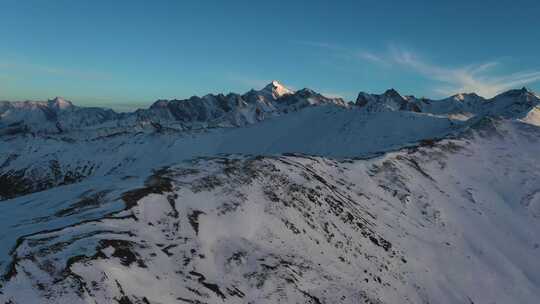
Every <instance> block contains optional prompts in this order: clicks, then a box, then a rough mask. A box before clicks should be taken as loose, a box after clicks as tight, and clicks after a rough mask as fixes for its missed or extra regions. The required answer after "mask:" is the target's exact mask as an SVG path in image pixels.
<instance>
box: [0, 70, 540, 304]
mask: <svg viewBox="0 0 540 304" xmlns="http://www.w3.org/2000/svg"><path fill="white" fill-rule="evenodd" d="M539 152H540V98H539V97H538V96H537V95H535V94H534V93H533V92H531V91H529V90H527V89H525V88H524V89H519V90H510V91H508V92H505V93H502V94H500V95H497V96H495V97H493V98H490V99H485V98H482V97H480V96H478V95H476V94H458V95H455V96H451V97H449V98H445V99H441V100H429V99H426V98H416V97H414V96H403V95H401V94H399V93H398V92H397V91H395V90H393V89H390V90H388V91H386V92H384V93H383V94H368V93H363V92H362V93H360V94H359V95H358V98H357V100H356V101H355V102H347V101H345V100H343V99H341V98H329V97H325V96H323V95H322V94H319V93H317V92H315V91H313V90H310V89H302V90H298V91H292V90H290V89H288V88H286V87H285V86H284V85H282V84H280V83H279V82H277V81H273V82H272V83H270V84H268V85H267V86H266V87H264V88H263V89H261V90H251V91H249V92H247V93H245V94H234V93H230V94H227V95H223V94H217V95H214V94H209V95H206V96H203V97H196V96H194V97H191V98H189V99H186V100H158V101H156V102H155V103H154V104H152V105H151V106H150V107H149V108H147V109H139V110H137V111H135V112H131V113H117V112H114V111H112V110H109V109H102V108H88V107H79V106H76V105H74V104H72V103H71V102H69V101H66V100H64V99H62V98H55V99H53V100H49V101H46V102H33V101H25V102H0V227H1V228H2V229H0V231H2V232H0V244H1V245H2V246H0V272H1V274H2V279H0V302H2V303H4V302H5V303H122V304H125V303H536V300H537V299H538V298H540V263H539V262H538V261H537V257H538V255H539V254H540V238H539V237H538V235H537V233H535V232H536V231H540V230H539V229H540V186H538V185H540V162H538V153H539Z"/></svg>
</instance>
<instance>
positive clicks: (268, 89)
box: [260, 80, 294, 99]
mask: <svg viewBox="0 0 540 304" xmlns="http://www.w3.org/2000/svg"><path fill="white" fill-rule="evenodd" d="M260 92H262V93H266V94H269V95H271V96H272V98H274V99H278V98H280V97H283V96H285V95H291V94H293V93H294V92H293V91H292V90H290V89H289V88H287V87H286V86H284V85H283V84H281V83H280V82H279V81H277V80H272V81H271V82H270V83H269V84H267V85H266V86H265V87H264V88H263V89H262V90H261V91H260Z"/></svg>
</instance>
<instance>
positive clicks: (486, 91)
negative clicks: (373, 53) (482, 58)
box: [391, 48, 540, 97]
mask: <svg viewBox="0 0 540 304" xmlns="http://www.w3.org/2000/svg"><path fill="white" fill-rule="evenodd" d="M391 58H392V60H393V61H395V62H396V63H398V64H400V65H402V66H404V67H407V68H410V69H412V70H413V71H416V72H418V73H420V74H422V75H424V76H426V77H428V78H430V79H432V80H435V81H437V82H439V83H440V84H439V85H437V86H436V87H434V88H433V90H434V91H435V92H437V93H440V94H445V95H450V94H455V93H459V92H475V93H477V94H479V95H482V96H485V97H492V96H494V95H497V94H499V93H501V92H504V91H506V90H509V89H513V88H516V87H521V86H524V85H527V84H531V83H534V82H536V81H539V80H540V71H521V72H517V73H512V74H508V75H502V76H501V75H497V74H495V73H494V71H493V69H494V68H495V67H497V66H499V65H500V63H499V62H496V61H492V62H486V63H482V64H475V65H468V66H464V67H457V68H449V67H443V66H439V65H436V64H433V63H428V62H427V61H425V60H423V59H421V58H419V57H418V56H417V55H415V54H413V53H411V52H410V51H405V50H402V49H396V48H393V49H392V51H391Z"/></svg>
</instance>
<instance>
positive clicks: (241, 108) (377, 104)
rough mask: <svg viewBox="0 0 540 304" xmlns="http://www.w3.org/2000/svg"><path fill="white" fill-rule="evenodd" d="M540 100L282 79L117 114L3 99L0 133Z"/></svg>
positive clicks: (494, 111) (453, 111)
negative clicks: (335, 92) (346, 91)
mask: <svg viewBox="0 0 540 304" xmlns="http://www.w3.org/2000/svg"><path fill="white" fill-rule="evenodd" d="M538 102H539V98H538V96H536V95H535V94H534V93H533V92H531V91H528V90H527V89H525V88H523V89H520V90H510V91H508V92H505V93H502V94H500V95H497V96H495V97H493V98H490V99H485V98H483V97H480V96H478V95H476V94H474V93H471V94H457V95H454V96H451V97H448V98H445V99H441V100H431V99H427V98H416V97H414V96H402V95H400V94H399V93H398V92H397V91H396V90H394V89H389V90H387V91H386V92H384V93H383V94H368V93H364V92H361V93H360V94H359V95H358V98H357V99H356V101H355V102H347V101H345V100H343V99H342V98H330V97H325V96H323V95H322V94H319V93H317V92H315V91H313V90H310V89H307V88H306V89H302V90H298V91H291V90H289V89H287V88H286V87H285V86H283V85H282V84H280V83H279V82H277V81H272V82H271V83H270V84H268V85H267V86H266V87H264V88H263V89H262V90H250V91H249V92H247V93H245V94H243V95H240V94H235V93H229V94H227V95H224V94H217V95H214V94H208V95H205V96H203V97H198V96H193V97H191V98H189V99H185V100H176V99H174V100H158V101H156V102H155V103H153V104H152V105H151V106H150V107H149V108H147V109H139V110H136V111H134V112H131V113H117V112H114V111H113V110H110V109H105V108H96V107H78V106H75V105H73V104H72V103H71V102H70V101H66V100H64V99H63V98H60V97H57V98H55V99H52V100H49V101H46V102H38V101H24V102H7V101H4V102H0V132H2V133H0V134H14V133H19V132H34V133H61V132H69V131H74V130H77V131H79V130H84V129H99V128H155V129H161V128H175V129H178V130H188V129H200V128H214V127H242V126H246V125H250V124H254V123H256V122H260V121H262V120H265V119H267V118H271V117H275V116H279V115H283V114H286V113H290V112H296V111H299V110H301V109H304V108H306V107H314V106H334V107H340V108H344V109H350V110H354V111H365V112H383V111H411V112H417V113H427V114H434V115H455V116H456V117H458V116H460V115H461V116H463V117H465V118H470V117H472V116H478V115H493V116H502V117H518V116H520V115H521V116H523V115H525V116H526V115H527V114H528V111H529V110H531V109H534V108H535V107H536V105H538Z"/></svg>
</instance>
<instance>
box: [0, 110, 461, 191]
mask: <svg viewBox="0 0 540 304" xmlns="http://www.w3.org/2000/svg"><path fill="white" fill-rule="evenodd" d="M462 126H463V123H462V122H460V121H453V120H450V119H448V118H446V117H435V116H432V115H426V114H417V113H412V112H381V113H376V114H366V113H365V112H363V111H360V110H358V109H347V108H344V107H341V106H335V105H328V106H317V107H308V108H305V109H303V110H302V111H297V112H293V113H289V114H286V115H280V116H276V117H273V118H268V119H266V120H265V121H262V122H260V123H257V124H253V125H250V126H246V127H244V128H213V129H203V130H194V131H179V130H175V129H165V130H154V129H150V130H144V129H140V130H137V129H135V130H133V131H123V132H118V133H113V134H111V135H106V136H101V135H100V136H91V137H90V136H88V134H87V133H78V132H72V133H69V134H65V133H62V134H57V135H54V134H51V135H47V136H33V135H30V134H27V135H15V136H10V137H6V136H5V137H4V138H3V139H4V141H5V142H6V144H5V145H1V146H0V185H2V187H0V200H1V199H6V198H12V197H16V196H19V195H22V194H27V193H31V192H35V191H40V190H44V189H48V188H50V187H54V186H57V185H64V184H70V183H74V182H79V181H81V180H83V179H85V178H87V177H92V176H93V177H98V176H109V175H115V176H119V177H122V176H131V175H139V174H141V173H144V174H146V173H148V172H150V170H152V169H155V168H158V167H160V166H165V165H169V164H171V163H176V162H178V161H181V160H185V159H189V158H193V157H197V156H212V155H217V154H219V153H244V154H246V153H247V154H256V155H268V154H275V153H286V152H299V153H307V154H314V155H328V156H338V157H343V156H348V157H366V156H368V155H373V154H375V153H380V152H384V151H388V150H392V149H397V148H400V147H402V146H404V145H410V144H413V143H415V142H418V141H420V140H423V139H432V138H441V137H444V136H446V135H447V134H448V133H451V132H455V131H456V130H459V128H461V127H462ZM91 134H94V133H91ZM87 136H88V137H87ZM85 137H87V138H85Z"/></svg>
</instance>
